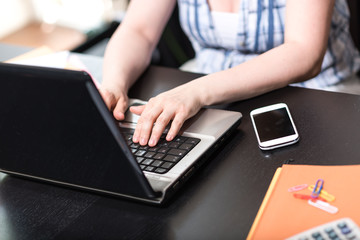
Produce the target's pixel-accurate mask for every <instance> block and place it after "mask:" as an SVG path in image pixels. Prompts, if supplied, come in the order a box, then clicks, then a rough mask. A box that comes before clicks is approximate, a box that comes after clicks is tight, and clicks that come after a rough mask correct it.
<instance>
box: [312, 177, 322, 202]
mask: <svg viewBox="0 0 360 240" xmlns="http://www.w3.org/2000/svg"><path fill="white" fill-rule="evenodd" d="M319 184H320V186H318V185H319ZM323 186H324V180H323V179H318V180H317V181H316V183H315V186H314V188H313V190H312V193H311V197H312V198H318V197H319V195H320V193H321V190H322V189H323Z"/></svg>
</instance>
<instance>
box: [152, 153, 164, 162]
mask: <svg viewBox="0 0 360 240" xmlns="http://www.w3.org/2000/svg"><path fill="white" fill-rule="evenodd" d="M164 157H165V154H163V153H158V154H156V155H155V156H154V159H157V160H161V159H163V158H164Z"/></svg>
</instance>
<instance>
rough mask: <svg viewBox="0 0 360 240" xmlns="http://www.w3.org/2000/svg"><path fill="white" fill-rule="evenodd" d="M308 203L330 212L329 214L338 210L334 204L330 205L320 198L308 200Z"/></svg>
mask: <svg viewBox="0 0 360 240" xmlns="http://www.w3.org/2000/svg"><path fill="white" fill-rule="evenodd" d="M308 203H309V204H310V205H311V206H314V207H317V208H319V209H321V210H324V211H325V212H328V213H331V214H335V213H337V212H338V211H339V209H338V208H337V207H335V206H332V205H330V204H329V203H327V202H323V201H321V200H316V201H312V200H310V199H309V200H308Z"/></svg>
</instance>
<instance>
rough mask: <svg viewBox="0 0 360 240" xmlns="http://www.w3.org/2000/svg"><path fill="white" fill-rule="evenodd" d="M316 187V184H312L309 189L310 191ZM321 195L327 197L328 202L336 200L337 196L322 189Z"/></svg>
mask: <svg viewBox="0 0 360 240" xmlns="http://www.w3.org/2000/svg"><path fill="white" fill-rule="evenodd" d="M314 188H315V186H314V185H310V186H309V187H308V189H309V190H310V191H314ZM319 196H320V197H322V198H323V199H325V200H326V201H327V202H332V201H334V200H335V196H334V195H331V194H330V193H328V192H326V191H325V190H321V192H320V194H319Z"/></svg>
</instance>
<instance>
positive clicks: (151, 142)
mask: <svg viewBox="0 0 360 240" xmlns="http://www.w3.org/2000/svg"><path fill="white" fill-rule="evenodd" d="M149 145H150V146H155V145H156V141H155V139H153V138H150V141H149Z"/></svg>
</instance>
